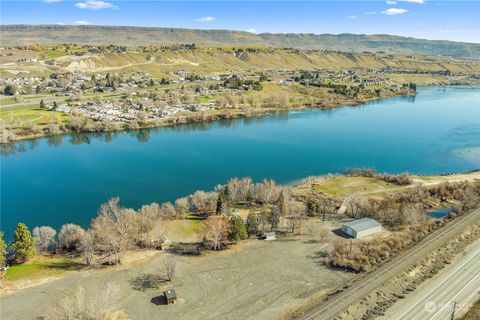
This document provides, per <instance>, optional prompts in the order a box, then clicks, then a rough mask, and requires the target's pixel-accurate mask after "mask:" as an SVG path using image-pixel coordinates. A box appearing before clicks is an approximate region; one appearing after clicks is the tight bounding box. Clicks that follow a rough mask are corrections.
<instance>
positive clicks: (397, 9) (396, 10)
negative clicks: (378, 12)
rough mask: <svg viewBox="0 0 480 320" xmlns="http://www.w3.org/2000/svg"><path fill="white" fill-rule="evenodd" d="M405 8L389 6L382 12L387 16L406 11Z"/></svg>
mask: <svg viewBox="0 0 480 320" xmlns="http://www.w3.org/2000/svg"><path fill="white" fill-rule="evenodd" d="M407 12H408V10H407V9H399V8H390V9H387V10H385V11H383V12H382V13H383V14H386V15H387V16H396V15H397V14H404V13H407Z"/></svg>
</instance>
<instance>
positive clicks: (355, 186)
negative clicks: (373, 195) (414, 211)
mask: <svg viewBox="0 0 480 320" xmlns="http://www.w3.org/2000/svg"><path fill="white" fill-rule="evenodd" d="M313 187H314V188H315V190H317V191H320V192H323V193H326V194H330V195H335V196H346V195H349V194H352V193H356V192H360V193H368V192H382V191H387V190H389V189H394V188H398V186H396V185H393V184H390V183H387V182H385V181H382V180H380V179H376V178H368V177H344V176H339V177H331V178H325V179H323V180H321V182H319V183H317V184H315V185H314V186H313Z"/></svg>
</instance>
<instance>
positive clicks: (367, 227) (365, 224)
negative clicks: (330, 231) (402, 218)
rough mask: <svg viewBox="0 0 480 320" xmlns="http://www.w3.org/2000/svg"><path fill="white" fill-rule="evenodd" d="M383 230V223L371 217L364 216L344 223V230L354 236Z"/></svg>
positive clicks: (363, 235)
mask: <svg viewBox="0 0 480 320" xmlns="http://www.w3.org/2000/svg"><path fill="white" fill-rule="evenodd" d="M380 231H382V225H381V224H380V223H379V222H378V221H376V220H374V219H370V218H363V219H358V220H353V221H349V222H345V223H344V224H342V232H343V233H344V234H346V235H348V236H350V237H352V238H362V237H366V236H369V235H371V234H374V233H378V232H380Z"/></svg>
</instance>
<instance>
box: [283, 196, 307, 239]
mask: <svg viewBox="0 0 480 320" xmlns="http://www.w3.org/2000/svg"><path fill="white" fill-rule="evenodd" d="M289 208H290V211H289V213H288V215H287V217H286V218H287V225H288V227H289V228H290V229H291V232H292V233H295V229H296V228H297V227H299V226H301V224H302V222H303V220H304V219H305V204H303V203H302V202H290V204H289Z"/></svg>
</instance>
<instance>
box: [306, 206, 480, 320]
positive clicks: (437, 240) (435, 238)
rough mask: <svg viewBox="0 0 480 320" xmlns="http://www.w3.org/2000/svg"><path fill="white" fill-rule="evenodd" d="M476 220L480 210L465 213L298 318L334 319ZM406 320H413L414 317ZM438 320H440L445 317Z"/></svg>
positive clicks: (478, 218) (479, 218)
mask: <svg viewBox="0 0 480 320" xmlns="http://www.w3.org/2000/svg"><path fill="white" fill-rule="evenodd" d="M478 221H480V208H477V209H475V210H472V211H470V212H468V213H465V214H464V215H462V216H460V217H458V218H456V219H454V220H453V221H451V222H449V223H448V224H447V225H445V226H444V227H443V228H440V229H439V230H437V231H435V232H433V233H431V234H430V235H428V236H427V237H425V238H424V239H423V240H421V241H420V242H418V243H417V244H416V245H415V246H413V247H412V248H410V249H408V250H406V251H404V252H403V253H401V254H398V255H396V256H395V257H394V258H393V259H391V260H390V261H389V262H387V263H385V264H384V265H383V266H382V267H380V268H378V269H377V270H375V271H373V272H371V273H370V274H368V275H366V276H365V277H364V278H363V279H361V280H359V281H357V282H355V283H354V284H353V285H351V286H350V287H349V288H348V289H346V290H344V291H343V292H341V293H339V294H337V295H335V296H333V297H331V298H330V299H329V300H328V301H326V302H324V303H321V304H319V305H317V306H315V307H312V308H310V309H308V310H306V311H305V312H304V314H303V315H302V316H300V318H301V319H309V320H313V319H321V320H328V319H333V318H335V317H336V316H337V315H339V314H340V313H341V312H342V311H344V310H346V309H347V308H348V307H349V306H351V305H352V304H354V303H357V302H359V301H360V300H361V299H362V298H364V297H366V296H368V295H369V294H370V293H372V292H375V290H377V289H378V288H380V287H381V286H382V285H383V283H384V282H385V281H388V280H389V279H392V278H393V277H395V276H397V275H399V274H401V273H402V272H404V271H405V270H407V269H408V268H409V267H410V266H411V265H412V264H414V263H416V262H418V261H420V260H421V259H422V258H423V257H425V256H427V255H428V254H429V253H431V252H433V251H434V250H437V249H438V248H439V247H440V246H442V245H443V244H444V243H446V242H448V241H450V240H452V239H454V238H455V237H456V236H457V235H458V234H460V233H461V232H462V231H463V230H464V229H465V227H467V226H470V225H474V224H475V223H478ZM472 277H473V276H472ZM475 279H478V278H475ZM475 281H477V280H474V281H472V283H471V284H476V282H475ZM471 284H469V285H471ZM461 294H462V293H461ZM455 298H457V297H455ZM447 308H448V307H445V308H444V309H447ZM438 312H442V313H443V312H446V311H445V310H442V311H440V310H438ZM439 316H440V313H439ZM409 319H415V320H416V319H417V318H409ZM434 319H435V318H434ZM437 319H442V320H443V319H444V318H437Z"/></svg>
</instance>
